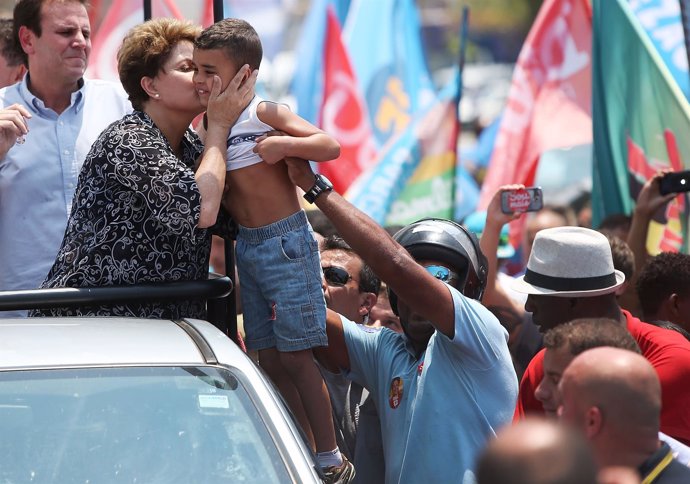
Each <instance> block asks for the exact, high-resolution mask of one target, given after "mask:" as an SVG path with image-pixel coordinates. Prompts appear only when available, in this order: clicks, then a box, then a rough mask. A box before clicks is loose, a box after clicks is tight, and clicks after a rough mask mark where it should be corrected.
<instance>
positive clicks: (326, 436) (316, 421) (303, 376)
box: [279, 350, 338, 453]
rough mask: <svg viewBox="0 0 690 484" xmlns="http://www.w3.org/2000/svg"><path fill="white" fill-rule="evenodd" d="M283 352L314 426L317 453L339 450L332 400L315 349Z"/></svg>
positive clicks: (283, 357) (285, 363)
mask: <svg viewBox="0 0 690 484" xmlns="http://www.w3.org/2000/svg"><path fill="white" fill-rule="evenodd" d="M279 355H280V361H281V362H282V366H283V368H284V369H285V371H286V373H287V374H288V375H289V376H290V380H291V381H292V383H293V386H294V387H295V388H296V390H297V392H298V396H299V397H300V399H301V403H302V406H303V408H304V411H305V413H306V417H307V419H308V421H309V424H310V425H311V430H312V432H313V434H314V443H315V444H316V452H317V453H318V452H329V451H332V450H333V449H336V448H337V447H338V445H337V443H336V441H335V428H334V426H333V414H332V411H331V399H330V396H329V395H328V390H327V389H326V384H325V383H324V381H323V377H322V376H321V372H319V369H318V368H317V366H316V363H315V362H314V358H313V356H312V352H311V350H300V351H291V352H279Z"/></svg>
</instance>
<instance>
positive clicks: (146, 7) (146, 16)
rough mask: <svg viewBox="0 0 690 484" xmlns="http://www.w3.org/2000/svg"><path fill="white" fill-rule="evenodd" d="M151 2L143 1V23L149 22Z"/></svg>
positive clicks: (148, 0) (149, 0)
mask: <svg viewBox="0 0 690 484" xmlns="http://www.w3.org/2000/svg"><path fill="white" fill-rule="evenodd" d="M152 15H153V14H152V13H151V0H144V22H146V21H147V20H151V16H152Z"/></svg>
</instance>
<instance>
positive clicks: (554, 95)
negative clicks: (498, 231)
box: [479, 0, 625, 242]
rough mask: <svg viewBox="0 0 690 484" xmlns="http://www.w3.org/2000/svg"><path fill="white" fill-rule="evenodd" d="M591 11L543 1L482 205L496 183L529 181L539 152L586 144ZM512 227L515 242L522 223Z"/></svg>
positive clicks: (574, 1)
mask: <svg viewBox="0 0 690 484" xmlns="http://www.w3.org/2000/svg"><path fill="white" fill-rule="evenodd" d="M591 15H592V13H591V7H590V5H589V2H588V0H546V1H545V2H544V3H543V4H542V6H541V9H540V10H539V14H538V15H537V18H536V19H535V21H534V24H533V26H532V28H531V29H530V32H529V34H528V36H527V39H526V40H525V43H524V45H523V47H522V50H521V51H520V55H519V57H518V60H517V63H516V66H515V70H514V73H513V80H512V84H511V87H510V90H509V93H508V101H507V105H506V109H505V111H504V114H503V118H502V119H501V125H500V127H499V132H498V135H497V137H496V145H495V147H494V150H493V153H492V156H491V161H490V162H489V167H488V170H487V174H486V178H485V179H484V182H483V185H482V190H481V196H480V201H479V205H480V207H481V208H484V209H485V208H486V207H487V205H488V204H489V202H490V201H491V198H492V197H493V195H494V194H495V193H496V191H497V190H498V187H499V186H501V185H505V184H509V183H523V184H525V185H531V184H532V183H533V181H534V176H535V174H536V168H537V162H538V160H539V156H540V155H541V154H542V153H543V152H544V151H547V150H550V149H554V148H563V147H567V146H574V145H580V144H585V143H591V140H592V121H591V100H592V97H591V43H592V40H591V33H592V21H591ZM618 67H619V68H620V69H621V71H624V70H625V63H622V64H619V66H618ZM511 229H512V230H511V237H512V239H513V241H514V242H516V239H517V240H519V238H520V232H521V226H520V224H513V226H512V227H511Z"/></svg>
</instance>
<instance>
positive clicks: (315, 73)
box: [290, 0, 330, 124]
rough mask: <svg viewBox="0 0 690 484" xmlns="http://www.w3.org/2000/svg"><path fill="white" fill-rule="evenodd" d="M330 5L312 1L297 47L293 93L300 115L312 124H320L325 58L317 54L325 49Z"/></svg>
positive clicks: (321, 0)
mask: <svg viewBox="0 0 690 484" xmlns="http://www.w3.org/2000/svg"><path fill="white" fill-rule="evenodd" d="M329 3H330V0H313V2H312V6H311V8H310V9H309V13H308V14H307V17H306V19H305V20H304V22H303V24H302V32H301V34H300V37H299V39H298V41H297V45H296V47H295V58H296V59H299V63H300V65H299V68H298V69H295V74H294V76H293V78H292V82H291V83H290V92H291V93H292V94H293V96H294V97H295V102H296V104H297V109H296V111H297V114H299V115H300V116H301V117H302V118H304V119H306V120H307V121H309V122H310V123H312V124H318V122H319V111H320V108H321V102H322V101H323V56H322V55H318V53H320V52H323V49H324V38H325V36H326V19H327V13H326V11H327V8H328V5H329ZM315 53H316V54H315Z"/></svg>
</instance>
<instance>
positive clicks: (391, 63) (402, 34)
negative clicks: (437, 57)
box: [343, 0, 436, 145]
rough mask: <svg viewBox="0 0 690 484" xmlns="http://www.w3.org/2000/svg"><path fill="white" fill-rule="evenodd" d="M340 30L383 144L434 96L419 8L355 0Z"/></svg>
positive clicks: (402, 2)
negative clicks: (421, 32)
mask: <svg viewBox="0 0 690 484" xmlns="http://www.w3.org/2000/svg"><path fill="white" fill-rule="evenodd" d="M343 35H344V37H345V42H346V44H347V46H348V49H349V52H350V58H351V60H352V65H353V67H354V70H355V73H356V75H357V81H358V83H359V85H360V88H361V92H362V93H363V94H364V96H365V99H366V103H367V106H368V108H369V115H370V118H371V125H372V127H373V128H374V136H375V137H376V139H377V142H378V143H379V144H380V145H383V144H384V143H385V142H386V141H387V140H388V139H390V138H391V137H392V136H393V135H395V134H399V133H401V132H403V131H404V130H405V128H407V125H408V124H409V123H410V122H411V121H412V119H413V117H414V116H415V115H416V114H418V113H421V112H423V111H425V110H426V109H428V108H429V107H430V106H431V105H433V104H434V101H435V100H436V97H435V94H434V87H433V83H432V82H431V78H430V76H429V71H428V69H427V66H426V62H425V60H424V51H423V48H422V41H421V35H420V27H419V15H418V13H417V8H416V6H415V4H414V1H413V0H353V1H352V3H351V5H350V12H349V14H348V17H347V21H346V23H345V28H344V30H343Z"/></svg>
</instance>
